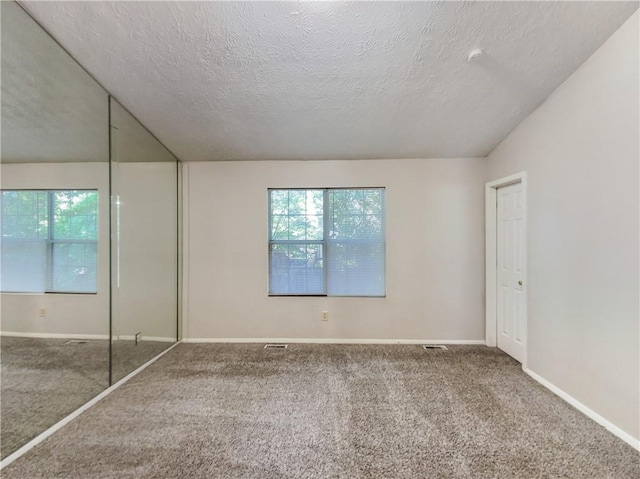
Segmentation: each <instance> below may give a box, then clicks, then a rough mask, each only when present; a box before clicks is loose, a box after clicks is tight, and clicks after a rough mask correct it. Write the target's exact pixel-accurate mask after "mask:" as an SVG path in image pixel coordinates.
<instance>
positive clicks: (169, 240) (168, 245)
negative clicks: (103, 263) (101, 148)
mask: <svg viewBox="0 0 640 479" xmlns="http://www.w3.org/2000/svg"><path fill="white" fill-rule="evenodd" d="M110 108H111V188H112V191H111V192H112V195H113V205H112V229H113V231H114V235H113V237H112V251H111V253H112V272H113V280H112V285H111V286H112V291H111V292H112V303H111V304H112V314H111V322H112V332H113V336H112V381H114V382H115V381H118V380H120V379H122V378H123V377H125V376H126V375H127V374H129V373H130V372H132V371H133V370H135V369H136V368H137V367H139V366H141V365H142V364H144V363H145V362H146V361H148V360H149V359H151V358H153V357H154V356H156V355H157V354H158V353H160V352H161V351H163V350H164V349H166V348H167V347H169V346H170V345H171V344H172V343H174V342H175V341H176V334H177V332H176V317H177V308H178V301H177V294H176V291H177V287H178V285H177V281H178V262H177V258H178V255H177V252H178V230H177V226H176V225H177V211H178V201H177V182H178V176H177V175H178V161H177V159H176V157H175V156H173V155H172V154H171V153H170V152H169V151H168V150H167V149H166V148H165V147H164V146H163V145H162V144H161V143H160V142H159V141H158V140H157V139H156V138H155V137H154V136H153V135H152V134H151V133H150V132H149V131H147V129H146V128H144V126H143V125H142V124H141V123H140V122H138V121H137V120H136V119H135V118H134V117H133V116H132V115H131V114H130V113H129V112H128V111H127V110H126V109H125V108H124V107H123V106H122V105H120V104H119V103H118V102H117V101H115V100H114V99H113V98H112V99H111V102H110Z"/></svg>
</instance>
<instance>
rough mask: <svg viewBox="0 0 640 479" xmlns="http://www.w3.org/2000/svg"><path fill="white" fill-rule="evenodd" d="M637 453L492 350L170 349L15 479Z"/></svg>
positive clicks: (514, 470) (612, 469)
mask: <svg viewBox="0 0 640 479" xmlns="http://www.w3.org/2000/svg"><path fill="white" fill-rule="evenodd" d="M639 476H640V453H638V452H637V451H635V450H633V449H632V448H631V447H630V446H628V445H626V444H625V443H624V442H622V441H621V440H619V439H617V438H616V437H614V436H613V435H612V434H610V433H609V432H607V431H606V430H605V429H604V428H602V427H601V426H598V425H597V424H596V423H594V422H593V421H591V420H590V419H588V418H587V417H585V416H584V415H583V414H581V413H580V412H578V411H577V410H575V409H573V408H572V407H571V406H569V405H568V404H566V403H565V402H564V401H562V400H561V399H560V398H558V397H556V396H555V395H553V394H552V393H551V392H549V391H548V390H546V389H544V388H543V387H542V386H540V385H538V384H537V383H536V382H534V381H533V380H532V379H531V378H529V377H528V376H526V375H525V374H524V373H523V372H522V371H521V369H520V365H519V364H518V363H516V362H515V361H513V360H512V359H511V358H509V357H508V356H506V355H504V354H502V353H500V352H499V351H497V350H496V349H491V348H486V347H482V346H457V347H451V349H450V350H449V351H437V350H436V351H425V350H423V349H422V348H421V347H420V346H369V345H367V346H364V345H362V346H361V345H345V346H339V345H303V344H293V345H290V346H289V349H287V350H284V351H282V350H265V349H263V347H262V345H259V344H251V345H241V344H218V345H213V344H206V345H199V344H181V345H179V346H178V347H176V348H175V349H174V350H173V351H171V352H170V353H168V354H167V355H165V356H164V357H162V358H161V359H160V360H158V361H157V362H156V363H154V364H153V365H151V366H150V367H149V368H148V369H146V370H145V371H143V372H142V373H141V374H140V375H138V376H136V377H135V378H133V379H132V380H131V381H129V382H128V383H127V384H125V385H124V386H122V387H121V388H120V389H118V390H117V391H115V392H114V393H113V394H111V395H110V396H108V397H107V398H105V399H104V400H103V401H101V402H100V403H99V404H97V405H96V406H94V407H93V408H91V409H90V410H89V411H87V412H86V413H85V414H83V415H82V416H81V417H79V418H78V419H76V420H75V421H74V422H72V423H71V424H69V425H68V426H66V427H65V428H63V429H62V430H61V431H59V432H58V433H56V434H55V435H54V436H52V437H51V438H49V439H47V440H46V441H45V442H43V443H42V444H40V445H39V446H37V447H36V448H34V449H33V450H31V451H30V452H29V453H27V454H26V455H25V456H23V457H22V458H20V459H18V460H17V461H16V462H14V463H13V464H11V465H9V466H8V467H7V468H5V469H4V470H3V471H2V477H3V479H13V478H28V479H36V478H67V479H72V478H82V479H86V478H114V479H115V478H155V479H164V478H221V479H222V478H224V479H235V478H251V479H284V478H318V479H324V478H348V479H359V478H376V479H377V478H386V479H390V478H411V479H413V478H421V479H423V478H428V479H435V478H509V479H513V478H538V477H546V478H559V477H563V478H616V479H623V478H634V479H637V478H638V477H639Z"/></svg>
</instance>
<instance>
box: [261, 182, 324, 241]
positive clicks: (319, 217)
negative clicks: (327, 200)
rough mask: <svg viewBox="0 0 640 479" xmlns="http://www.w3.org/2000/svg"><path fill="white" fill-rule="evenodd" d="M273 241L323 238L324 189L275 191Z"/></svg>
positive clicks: (273, 191) (272, 207) (272, 213)
mask: <svg viewBox="0 0 640 479" xmlns="http://www.w3.org/2000/svg"><path fill="white" fill-rule="evenodd" d="M270 195H271V201H270V203H271V212H270V214H271V232H270V234H271V239H272V240H294V241H295V240H299V241H307V240H322V236H323V228H324V224H323V209H322V204H323V191H322V190H271V191H270Z"/></svg>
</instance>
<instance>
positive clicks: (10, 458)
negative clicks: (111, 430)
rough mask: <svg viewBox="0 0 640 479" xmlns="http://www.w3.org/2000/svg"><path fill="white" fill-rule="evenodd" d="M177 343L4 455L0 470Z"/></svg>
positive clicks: (169, 349)
mask: <svg viewBox="0 0 640 479" xmlns="http://www.w3.org/2000/svg"><path fill="white" fill-rule="evenodd" d="M178 344H179V343H176V344H174V345H173V346H171V347H169V348H167V349H165V350H164V351H162V352H161V353H160V354H158V355H157V356H155V357H154V358H152V359H150V360H149V361H147V362H146V363H144V364H143V365H142V366H140V367H139V368H138V369H136V370H135V371H133V372H132V373H130V374H128V375H127V376H125V377H124V378H122V379H121V380H120V381H118V382H117V383H115V384H114V385H113V386H110V387H108V388H107V389H105V390H104V391H102V392H101V393H100V394H98V395H97V396H96V397H94V398H93V399H91V400H90V401H89V402H87V403H85V404H84V405H82V406H80V407H79V408H78V409H76V410H75V411H74V412H72V413H71V414H69V415H68V416H67V417H65V418H64V419H62V420H61V421H59V422H57V423H56V424H54V425H53V426H51V427H50V428H49V429H47V430H46V431H44V432H42V433H41V434H40V435H38V436H36V437H35V438H33V439H32V440H31V441H29V442H28V443H26V444H25V445H24V446H22V447H21V448H20V449H18V450H17V451H15V452H13V453H12V454H10V455H8V456H7V457H5V458H4V459H3V460H2V461H1V462H0V470H2V469H4V468H5V467H6V466H8V465H9V464H11V463H12V462H13V461H15V460H16V459H18V458H19V457H20V456H23V455H24V454H26V453H27V452H28V451H29V450H31V449H33V448H34V447H35V446H37V445H38V444H40V443H41V442H42V441H44V440H45V439H47V438H48V437H49V436H51V435H52V434H53V433H55V432H56V431H58V430H59V429H61V428H62V427H64V426H66V425H67V424H69V423H70V422H71V421H73V420H74V419H75V418H77V417H78V416H80V415H81V414H82V413H83V412H85V411H86V410H87V409H89V408H90V407H91V406H94V405H95V404H97V403H98V402H100V401H101V400H102V399H104V398H105V397H107V396H108V395H109V394H111V393H112V392H113V391H115V390H116V389H118V388H119V387H120V386H122V385H123V384H124V383H126V382H127V381H129V380H130V379H131V378H132V377H134V376H135V375H137V374H138V373H140V372H141V371H143V370H144V369H146V368H147V367H148V366H149V365H151V364H153V363H154V362H156V361H157V360H158V359H160V358H161V357H162V356H164V355H165V354H167V353H168V352H169V351H171V350H172V349H173V348H175V347H176V346H177V345H178Z"/></svg>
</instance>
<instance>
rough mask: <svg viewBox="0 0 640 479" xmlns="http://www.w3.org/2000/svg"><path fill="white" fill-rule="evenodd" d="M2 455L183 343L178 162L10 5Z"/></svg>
mask: <svg viewBox="0 0 640 479" xmlns="http://www.w3.org/2000/svg"><path fill="white" fill-rule="evenodd" d="M0 8H1V9H2V11H1V22H2V25H1V27H2V30H1V35H2V43H1V45H2V52H1V56H2V65H1V66H2V71H1V74H2V78H1V80H2V92H1V93H2V111H1V115H2V118H1V120H2V124H1V126H2V129H1V134H2V137H1V140H2V143H1V162H0V186H1V189H2V191H1V193H2V196H1V202H0V208H1V211H0V218H1V232H2V235H1V238H0V256H1V257H0V265H1V268H0V269H1V271H0V273H1V274H0V306H1V308H0V309H1V311H0V313H1V315H0V341H1V342H0V363H1V377H0V395H1V402H0V405H1V406H0V421H1V429H0V430H1V434H0V455H1V457H2V459H4V458H7V457H8V456H9V455H11V454H13V453H14V452H16V451H17V450H19V449H20V447H22V446H23V445H25V444H26V443H28V442H29V441H30V440H32V439H34V438H35V437H36V436H38V435H39V434H40V433H42V432H44V431H45V430H46V429H48V428H49V427H51V426H53V425H54V424H56V423H57V422H58V421H60V420H62V419H64V418H65V417H66V416H68V415H69V414H71V413H72V412H73V411H75V410H76V409H77V408H79V407H80V406H82V405H83V404H85V403H86V402H87V401H89V400H90V399H92V398H94V397H95V396H96V395H98V394H99V393H100V392H102V391H104V390H105V389H106V388H107V387H109V385H112V384H115V383H116V382H117V381H118V380H120V379H122V378H124V377H125V376H126V375H128V374H129V373H131V372H132V371H134V370H135V369H136V368H138V367H139V366H141V365H143V364H144V363H145V362H147V361H148V360H150V359H152V358H153V357H154V356H156V355H157V354H159V353H160V352H161V351H164V350H166V349H167V348H168V347H170V346H171V345H172V344H174V343H175V342H176V340H177V335H178V320H179V310H180V303H179V286H180V284H179V280H180V275H179V271H180V265H179V263H178V261H179V259H180V254H179V247H180V244H179V220H180V214H179V207H180V205H179V201H178V200H179V194H180V190H179V181H180V179H181V178H180V171H181V170H180V162H179V161H178V160H177V159H176V157H175V156H173V155H172V154H171V153H170V152H169V151H168V150H167V149H166V148H165V147H164V146H163V145H162V144H161V143H160V142H159V141H158V140H157V139H156V138H155V137H154V136H153V135H152V134H151V133H150V132H149V131H148V130H147V129H146V128H145V127H144V126H143V125H142V124H141V123H140V122H138V121H137V120H136V119H135V118H134V117H133V116H132V115H131V114H130V113H129V112H128V111H127V110H126V109H125V108H123V107H122V106H121V105H120V104H119V103H118V102H117V101H115V100H114V99H113V98H112V97H110V96H109V93H108V92H107V91H106V90H104V89H103V88H102V87H101V86H100V85H99V84H98V83H97V82H96V81H95V80H94V79H93V78H92V77H91V76H90V75H89V74H88V73H87V72H86V71H85V70H84V69H83V68H82V67H81V66H80V65H79V64H78V63H77V62H76V61H75V60H74V59H73V58H72V57H71V56H70V55H69V54H68V53H67V52H66V51H65V50H64V49H63V48H62V47H61V46H60V45H59V44H58V43H57V42H56V41H55V40H53V39H52V38H51V37H50V36H49V35H48V34H47V33H46V32H45V31H44V30H43V29H42V28H41V27H40V26H39V25H38V24H37V23H36V22H35V21H34V20H33V19H32V18H31V17H30V16H29V15H28V14H27V13H26V12H25V11H24V10H23V9H22V8H21V6H20V5H18V4H17V3H15V2H9V1H3V2H0Z"/></svg>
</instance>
